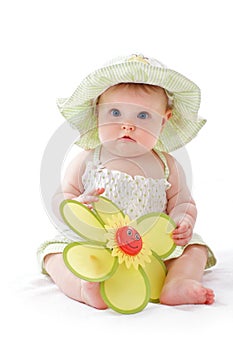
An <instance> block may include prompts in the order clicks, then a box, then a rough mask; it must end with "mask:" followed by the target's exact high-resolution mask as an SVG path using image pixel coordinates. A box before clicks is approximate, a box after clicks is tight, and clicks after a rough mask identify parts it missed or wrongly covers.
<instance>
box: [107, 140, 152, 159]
mask: <svg viewBox="0 0 233 350" xmlns="http://www.w3.org/2000/svg"><path fill="white" fill-rule="evenodd" d="M103 147H104V148H105V149H107V150H108V152H110V153H112V154H114V155H117V156H119V157H139V156H142V155H144V154H146V153H148V152H151V150H152V148H153V147H151V148H150V147H145V146H144V145H142V144H140V143H138V142H135V141H131V140H113V141H108V142H105V143H103Z"/></svg>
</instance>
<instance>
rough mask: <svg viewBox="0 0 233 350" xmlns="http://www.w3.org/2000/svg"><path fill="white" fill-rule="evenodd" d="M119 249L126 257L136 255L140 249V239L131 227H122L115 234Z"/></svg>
mask: <svg viewBox="0 0 233 350" xmlns="http://www.w3.org/2000/svg"><path fill="white" fill-rule="evenodd" d="M116 241H117V244H118V246H119V248H120V249H121V250H122V251H123V252H124V253H126V254H128V255H132V256H133V255H137V254H138V253H139V252H140V251H141V249H142V238H141V236H140V234H139V233H138V231H136V230H135V229H134V228H133V227H130V226H123V227H121V228H119V229H118V230H117V232H116Z"/></svg>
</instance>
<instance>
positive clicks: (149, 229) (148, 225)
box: [134, 213, 176, 258]
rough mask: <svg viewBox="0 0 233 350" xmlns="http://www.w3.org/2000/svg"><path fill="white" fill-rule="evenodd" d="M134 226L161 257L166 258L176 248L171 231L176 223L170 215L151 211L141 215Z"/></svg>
mask: <svg viewBox="0 0 233 350" xmlns="http://www.w3.org/2000/svg"><path fill="white" fill-rule="evenodd" d="M134 226H135V228H136V230H137V231H138V232H139V233H140V235H141V236H142V240H143V242H146V244H147V245H148V246H149V247H150V249H151V250H152V251H154V252H155V253H156V254H158V255H159V256H160V257H161V258H166V257H167V256H168V255H170V254H171V253H172V252H173V250H174V249H175V247H176V245H175V243H174V242H173V240H172V238H171V233H172V231H173V230H174V229H175V227H176V224H175V222H174V221H173V220H172V219H171V218H170V217H169V216H168V215H166V214H164V213H150V214H147V215H144V216H142V217H140V218H139V219H138V220H137V221H136V224H135V223H134Z"/></svg>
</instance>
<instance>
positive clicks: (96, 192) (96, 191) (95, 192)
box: [89, 188, 105, 196]
mask: <svg viewBox="0 0 233 350" xmlns="http://www.w3.org/2000/svg"><path fill="white" fill-rule="evenodd" d="M104 191H105V189H104V188H95V189H94V190H92V191H91V192H89V195H91V196H99V195H100V194H102V193H104Z"/></svg>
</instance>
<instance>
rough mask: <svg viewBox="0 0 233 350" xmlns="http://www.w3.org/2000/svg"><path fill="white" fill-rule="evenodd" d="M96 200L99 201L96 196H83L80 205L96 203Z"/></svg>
mask: <svg viewBox="0 0 233 350" xmlns="http://www.w3.org/2000/svg"><path fill="white" fill-rule="evenodd" d="M98 200H99V198H98V197H96V196H91V195H86V196H83V198H82V203H83V204H90V203H93V202H98Z"/></svg>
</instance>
